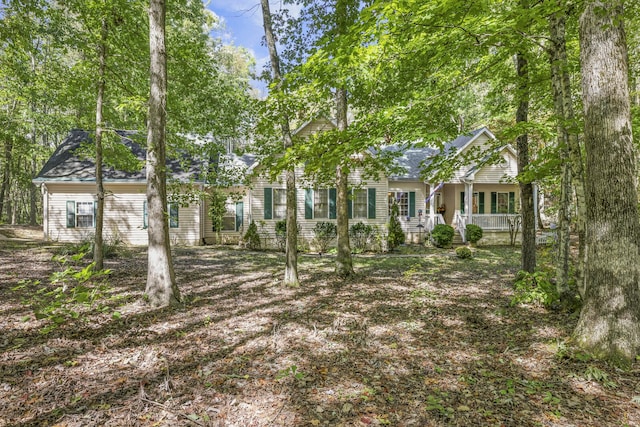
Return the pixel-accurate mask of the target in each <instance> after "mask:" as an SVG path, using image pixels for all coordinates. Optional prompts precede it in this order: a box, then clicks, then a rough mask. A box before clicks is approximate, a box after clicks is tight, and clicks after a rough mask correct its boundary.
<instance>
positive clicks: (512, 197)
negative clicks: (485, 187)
mask: <svg viewBox="0 0 640 427" xmlns="http://www.w3.org/2000/svg"><path fill="white" fill-rule="evenodd" d="M515 212H516V193H515V192H514V191H509V192H492V193H491V213H497V214H506V213H510V214H512V213H515Z"/></svg>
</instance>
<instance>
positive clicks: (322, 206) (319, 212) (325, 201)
mask: <svg viewBox="0 0 640 427" xmlns="http://www.w3.org/2000/svg"><path fill="white" fill-rule="evenodd" d="M313 217H314V218H319V219H321V218H329V190H327V189H326V188H323V189H321V190H314V192H313Z"/></svg>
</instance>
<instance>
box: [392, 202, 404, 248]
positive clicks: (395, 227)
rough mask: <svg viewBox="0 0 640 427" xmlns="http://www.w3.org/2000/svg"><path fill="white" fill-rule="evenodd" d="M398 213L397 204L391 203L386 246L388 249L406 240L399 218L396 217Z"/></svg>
mask: <svg viewBox="0 0 640 427" xmlns="http://www.w3.org/2000/svg"><path fill="white" fill-rule="evenodd" d="M399 214H400V212H399V208H398V204H397V203H393V205H392V206H391V216H390V217H389V225H388V229H389V234H388V236H387V248H388V249H389V250H390V251H392V250H394V249H395V248H397V247H398V246H400V245H402V244H404V242H405V240H406V236H405V234H404V231H403V230H402V226H401V225H400V220H399V219H398V215H399Z"/></svg>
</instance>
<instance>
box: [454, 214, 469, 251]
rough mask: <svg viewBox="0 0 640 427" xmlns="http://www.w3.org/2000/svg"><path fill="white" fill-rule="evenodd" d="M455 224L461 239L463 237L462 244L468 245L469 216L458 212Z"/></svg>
mask: <svg viewBox="0 0 640 427" xmlns="http://www.w3.org/2000/svg"><path fill="white" fill-rule="evenodd" d="M453 224H454V227H455V229H456V230H458V233H460V237H462V243H467V216H466V215H462V214H461V213H460V212H459V211H456V213H455V216H454V217H453Z"/></svg>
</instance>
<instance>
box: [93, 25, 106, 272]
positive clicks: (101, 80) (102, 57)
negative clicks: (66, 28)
mask: <svg viewBox="0 0 640 427" xmlns="http://www.w3.org/2000/svg"><path fill="white" fill-rule="evenodd" d="M107 37H108V27H107V20H106V18H102V25H101V28H100V44H99V45H98V64H99V65H98V96H97V98H96V135H95V149H96V199H97V202H98V203H97V204H98V208H97V209H96V224H95V225H96V229H95V230H96V231H95V239H94V243H93V262H94V263H95V267H94V268H95V269H96V270H97V271H99V270H102V269H103V268H104V251H103V249H104V244H103V238H102V229H103V223H104V184H103V182H102V127H103V126H104V123H103V118H102V110H103V105H104V89H105V85H106V82H105V70H106V67H107Z"/></svg>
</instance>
